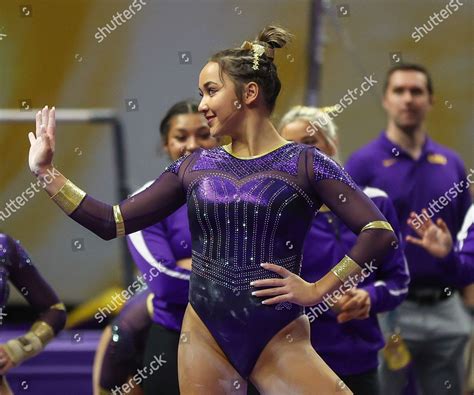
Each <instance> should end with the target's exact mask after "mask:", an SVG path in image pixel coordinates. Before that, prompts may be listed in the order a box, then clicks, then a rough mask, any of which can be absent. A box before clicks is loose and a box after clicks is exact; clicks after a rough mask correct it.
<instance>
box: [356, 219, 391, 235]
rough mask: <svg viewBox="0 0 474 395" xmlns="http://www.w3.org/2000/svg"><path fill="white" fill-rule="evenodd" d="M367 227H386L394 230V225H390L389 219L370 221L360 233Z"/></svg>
mask: <svg viewBox="0 0 474 395" xmlns="http://www.w3.org/2000/svg"><path fill="white" fill-rule="evenodd" d="M367 229H386V230H391V231H392V232H393V228H392V225H390V224H389V223H388V222H387V221H372V222H369V223H368V224H367V225H365V226H364V227H363V228H362V229H361V231H360V233H362V232H363V231H364V230H367Z"/></svg>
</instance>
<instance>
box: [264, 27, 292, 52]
mask: <svg viewBox="0 0 474 395" xmlns="http://www.w3.org/2000/svg"><path fill="white" fill-rule="evenodd" d="M292 37H293V35H292V34H291V33H290V32H289V31H288V30H286V29H285V28H283V27H281V26H276V25H269V26H266V27H265V28H264V29H263V30H262V31H261V32H260V33H259V34H258V36H257V37H256V39H255V41H256V42H258V43H262V44H263V45H265V46H269V47H270V48H272V49H273V48H283V47H284V46H285V45H286V44H288V43H289V42H290V41H291V39H292Z"/></svg>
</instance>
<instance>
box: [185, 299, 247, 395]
mask: <svg viewBox="0 0 474 395" xmlns="http://www.w3.org/2000/svg"><path fill="white" fill-rule="evenodd" d="M178 376H179V389H180V393H181V395H209V394H213V395H219V394H231V395H245V394H246V393H247V382H246V381H245V380H244V379H242V377H241V376H240V375H239V374H238V373H237V371H236V370H235V369H234V367H233V366H232V365H231V364H230V362H229V361H228V360H227V357H226V356H225V354H224V353H223V351H222V350H221V348H220V347H219V345H218V344H217V342H216V341H215V340H214V338H213V337H212V335H211V333H210V332H209V330H208V329H207V328H206V326H205V325H204V323H203V322H202V321H201V319H200V318H199V316H198V315H197V314H196V312H195V311H194V309H193V308H192V306H191V305H190V304H188V307H187V309H186V313H185V315H184V320H183V326H182V328H181V337H180V342H179V346H178Z"/></svg>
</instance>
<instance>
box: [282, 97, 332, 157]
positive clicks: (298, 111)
mask: <svg viewBox="0 0 474 395" xmlns="http://www.w3.org/2000/svg"><path fill="white" fill-rule="evenodd" d="M298 120H303V121H307V122H309V126H308V127H307V129H306V131H307V132H308V134H309V135H310V136H312V135H313V134H314V133H316V132H317V131H320V132H321V134H322V135H323V136H324V138H325V139H326V141H327V142H328V144H329V145H330V146H331V147H332V148H333V149H334V152H335V154H334V155H333V158H334V159H335V160H336V161H339V158H338V149H337V144H338V138H337V126H336V124H335V123H334V122H333V120H332V118H331V116H330V111H323V109H321V108H317V107H309V106H295V107H293V108H291V109H290V110H289V111H288V112H287V113H286V114H285V115H284V116H283V118H282V119H281V121H280V125H279V127H278V130H279V131H280V133H281V131H282V130H283V128H284V127H285V126H286V125H288V124H290V123H292V122H296V121H298Z"/></svg>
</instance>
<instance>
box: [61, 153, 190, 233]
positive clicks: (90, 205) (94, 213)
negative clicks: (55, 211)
mask: <svg viewBox="0 0 474 395" xmlns="http://www.w3.org/2000/svg"><path fill="white" fill-rule="evenodd" d="M193 155H194V154H191V155H188V156H184V157H181V158H179V159H178V160H177V161H175V162H174V163H172V164H171V165H170V166H168V168H167V169H166V170H165V171H164V172H163V173H162V174H161V175H160V177H158V179H157V180H156V181H155V182H153V184H151V185H150V186H149V187H148V188H146V189H145V190H144V191H142V192H140V193H138V194H136V195H133V196H131V197H129V198H128V199H126V200H123V201H122V202H121V203H120V204H119V206H120V211H121V213H122V216H123V220H124V225H125V233H126V234H130V233H133V232H136V231H138V230H141V229H144V228H146V227H148V226H151V225H153V224H155V223H157V222H159V221H161V220H163V219H164V218H166V217H167V216H168V215H170V214H171V213H173V212H174V211H176V210H177V209H178V208H179V207H181V206H182V205H183V204H184V203H185V202H186V192H185V190H184V188H183V183H182V175H183V173H184V171H185V167H186V166H185V164H186V163H188V161H189V160H191V157H193ZM183 165H184V166H183ZM70 217H71V218H72V219H74V220H75V221H76V222H78V223H80V224H81V225H82V226H84V227H86V228H87V229H89V230H91V231H92V232H94V233H95V234H96V235H98V236H99V237H101V238H102V239H104V240H111V239H113V238H115V237H116V224H115V220H114V214H113V206H112V205H109V204H106V203H103V202H100V201H98V200H96V199H94V198H92V197H90V196H86V197H85V198H84V199H83V201H82V202H81V204H80V205H79V207H78V208H77V209H76V210H75V211H74V212H73V213H72V214H71V215H70Z"/></svg>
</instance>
